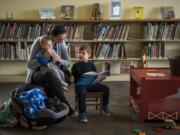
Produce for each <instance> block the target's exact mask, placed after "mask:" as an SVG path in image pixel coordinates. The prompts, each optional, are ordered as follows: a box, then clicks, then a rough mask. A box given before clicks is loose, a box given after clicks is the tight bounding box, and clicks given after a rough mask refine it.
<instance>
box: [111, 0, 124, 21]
mask: <svg viewBox="0 0 180 135" xmlns="http://www.w3.org/2000/svg"><path fill="white" fill-rule="evenodd" d="M110 9H111V12H110V14H111V16H110V18H111V19H119V18H120V17H121V2H120V1H117V0H112V1H111V8H110Z"/></svg>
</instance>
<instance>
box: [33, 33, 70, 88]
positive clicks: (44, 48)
mask: <svg viewBox="0 0 180 135" xmlns="http://www.w3.org/2000/svg"><path fill="white" fill-rule="evenodd" d="M40 47H41V50H40V51H39V52H38V53H37V55H36V59H37V61H38V62H39V64H40V70H43V71H44V70H46V69H47V68H50V69H52V70H53V71H55V73H56V75H57V77H58V79H59V81H60V83H61V85H62V87H63V89H64V90H65V91H67V86H68V84H67V83H66V82H65V81H64V79H65V78H64V73H63V71H61V70H60V69H59V67H58V65H59V63H58V62H55V61H54V58H55V55H57V53H56V52H55V50H53V42H52V39H51V37H49V36H42V37H41V39H40ZM47 52H50V53H51V56H50V57H47V56H46V53H47Z"/></svg>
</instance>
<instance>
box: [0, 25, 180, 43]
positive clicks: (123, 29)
mask: <svg viewBox="0 0 180 135" xmlns="http://www.w3.org/2000/svg"><path fill="white" fill-rule="evenodd" d="M52 25H53V24H50V23H43V24H29V23H10V22H9V23H0V39H2V40H3V39H8V40H18V39H25V40H34V39H35V38H37V37H38V36H40V35H45V34H47V32H48V31H49V29H50V27H52ZM84 29H85V26H84V25H80V24H72V25H66V30H67V37H66V38H67V39H70V40H80V39H83V38H84V37H83V36H84ZM129 30H130V26H129V25H126V24H118V25H104V24H99V25H94V30H93V39H94V40H126V39H127V38H128V34H129ZM143 38H144V39H147V40H179V39H180V23H170V24H167V23H165V24H164V23H160V24H157V23H155V24H153V23H148V24H147V25H145V26H144V37H143Z"/></svg>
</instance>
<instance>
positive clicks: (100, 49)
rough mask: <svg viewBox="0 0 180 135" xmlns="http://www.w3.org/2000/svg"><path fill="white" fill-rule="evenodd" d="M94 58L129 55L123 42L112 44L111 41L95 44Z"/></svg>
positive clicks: (113, 57) (115, 57)
mask: <svg viewBox="0 0 180 135" xmlns="http://www.w3.org/2000/svg"><path fill="white" fill-rule="evenodd" d="M93 52H94V58H96V59H104V58H105V59H107V58H112V59H117V58H121V59H124V58H126V57H127V55H126V50H125V45H124V44H123V43H122V44H110V43H99V44H97V45H94V51H93Z"/></svg>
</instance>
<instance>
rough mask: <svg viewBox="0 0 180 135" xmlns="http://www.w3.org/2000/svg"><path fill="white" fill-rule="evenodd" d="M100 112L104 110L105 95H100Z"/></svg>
mask: <svg viewBox="0 0 180 135" xmlns="http://www.w3.org/2000/svg"><path fill="white" fill-rule="evenodd" d="M99 110H100V114H102V112H103V96H101V97H100V109H99Z"/></svg>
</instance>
